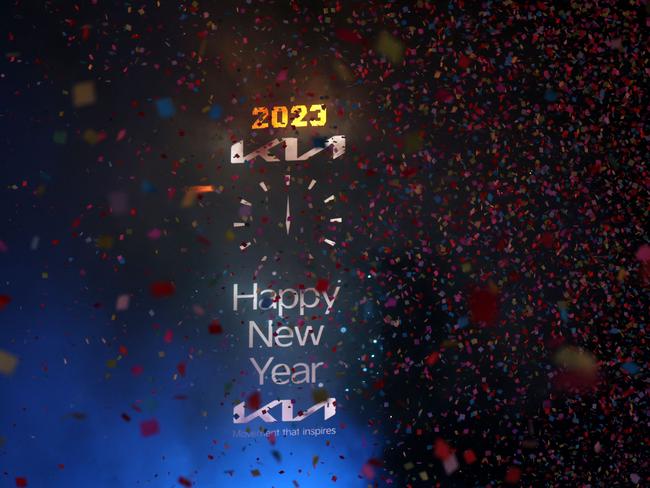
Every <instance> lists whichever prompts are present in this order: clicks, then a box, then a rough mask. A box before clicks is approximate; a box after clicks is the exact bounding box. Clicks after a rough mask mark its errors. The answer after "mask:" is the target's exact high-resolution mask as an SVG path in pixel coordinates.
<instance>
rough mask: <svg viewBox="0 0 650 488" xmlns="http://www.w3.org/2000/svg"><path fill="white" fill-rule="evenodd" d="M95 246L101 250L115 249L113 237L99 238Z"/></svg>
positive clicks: (104, 236)
mask: <svg viewBox="0 0 650 488" xmlns="http://www.w3.org/2000/svg"><path fill="white" fill-rule="evenodd" d="M95 245H96V246H97V247H98V248H100V249H111V248H112V247H113V236H109V235H103V236H99V237H98V238H97V239H96V240H95Z"/></svg>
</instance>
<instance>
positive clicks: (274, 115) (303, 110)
mask: <svg viewBox="0 0 650 488" xmlns="http://www.w3.org/2000/svg"><path fill="white" fill-rule="evenodd" d="M289 114H291V116H289ZM308 114H312V116H311V117H308ZM269 115H271V127H275V128H278V129H279V128H282V127H286V126H287V125H291V126H292V127H307V125H311V126H312V127H323V126H324V125H325V124H326V123H327V108H325V105H323V104H319V103H315V104H313V105H311V106H310V107H309V109H307V106H306V105H294V106H293V107H291V110H289V109H288V108H287V107H285V106H284V105H278V106H276V107H273V108H272V109H271V111H270V112H269V109H268V108H267V107H255V108H254V109H253V116H255V117H257V119H256V120H255V122H253V125H252V128H253V129H267V128H268V127H269V122H268V120H269Z"/></svg>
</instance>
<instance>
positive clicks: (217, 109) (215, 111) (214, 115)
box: [208, 105, 223, 120]
mask: <svg viewBox="0 0 650 488" xmlns="http://www.w3.org/2000/svg"><path fill="white" fill-rule="evenodd" d="M221 114H223V109H222V108H221V105H212V107H210V111H209V112H208V117H210V118H211V119H212V120H217V119H218V118H220V117H221Z"/></svg>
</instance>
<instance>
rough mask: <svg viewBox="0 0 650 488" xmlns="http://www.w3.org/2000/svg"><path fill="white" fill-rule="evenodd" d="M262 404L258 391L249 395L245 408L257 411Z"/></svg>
mask: <svg viewBox="0 0 650 488" xmlns="http://www.w3.org/2000/svg"><path fill="white" fill-rule="evenodd" d="M261 404H262V397H261V395H260V392H259V391H255V392H253V393H251V394H250V395H249V396H248V398H247V399H246V408H250V409H252V410H257V409H258V408H260V405H261Z"/></svg>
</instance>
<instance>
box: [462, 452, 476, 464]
mask: <svg viewBox="0 0 650 488" xmlns="http://www.w3.org/2000/svg"><path fill="white" fill-rule="evenodd" d="M463 459H465V462H466V463H467V464H473V463H475V462H476V454H474V451H472V450H471V449H467V450H466V451H465V452H464V453H463Z"/></svg>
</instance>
